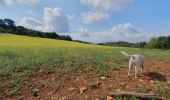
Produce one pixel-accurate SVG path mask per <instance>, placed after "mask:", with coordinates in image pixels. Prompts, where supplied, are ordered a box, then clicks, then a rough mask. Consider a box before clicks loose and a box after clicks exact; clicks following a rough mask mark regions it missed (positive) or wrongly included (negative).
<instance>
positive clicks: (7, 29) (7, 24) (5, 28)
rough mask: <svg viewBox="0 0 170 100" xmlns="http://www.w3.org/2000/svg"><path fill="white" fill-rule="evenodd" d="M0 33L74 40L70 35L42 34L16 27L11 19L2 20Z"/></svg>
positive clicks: (0, 20) (0, 21)
mask: <svg viewBox="0 0 170 100" xmlns="http://www.w3.org/2000/svg"><path fill="white" fill-rule="evenodd" d="M0 32H2V33H12V34H17V35H25V36H33V37H43V38H51V39H60V40H68V41H72V38H71V37H70V36H69V35H58V34H57V33H55V32H41V31H36V30H32V29H27V28H25V27H23V26H16V25H15V22H14V21H13V20H11V19H0Z"/></svg>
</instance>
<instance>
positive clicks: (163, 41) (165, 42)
mask: <svg viewBox="0 0 170 100" xmlns="http://www.w3.org/2000/svg"><path fill="white" fill-rule="evenodd" d="M145 47H146V48H151V49H153V48H157V49H170V36H160V37H157V38H152V39H151V40H150V41H149V42H148V43H147V44H146V45H145Z"/></svg>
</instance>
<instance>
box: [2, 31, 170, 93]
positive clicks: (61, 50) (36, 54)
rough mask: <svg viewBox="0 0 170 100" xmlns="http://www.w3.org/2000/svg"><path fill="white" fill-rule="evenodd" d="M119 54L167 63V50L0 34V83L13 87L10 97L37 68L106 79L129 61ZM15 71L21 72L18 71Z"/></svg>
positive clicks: (168, 57)
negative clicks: (92, 75) (111, 72)
mask: <svg viewBox="0 0 170 100" xmlns="http://www.w3.org/2000/svg"><path fill="white" fill-rule="evenodd" d="M121 50H123V51H126V52H127V53H130V54H133V53H138V54H142V55H144V56H145V57H146V59H162V60H163V59H170V56H169V54H170V50H155V49H138V48H124V47H109V46H99V45H93V44H83V43H77V42H70V41H63V40H54V39H46V38H37V37H28V36H18V35H11V34H0V83H2V82H4V81H5V80H6V79H8V80H9V84H12V85H13V90H12V91H13V93H12V94H17V93H19V92H18V91H19V89H20V88H21V87H22V84H21V83H22V82H21V81H22V80H23V78H26V77H25V76H26V75H28V74H31V73H33V72H34V71H35V70H36V69H37V68H39V67H44V68H46V69H48V70H49V71H51V72H55V71H58V72H59V71H60V69H64V70H68V71H70V72H74V73H76V74H77V73H85V72H88V71H91V70H92V71H95V72H96V73H97V75H99V76H108V75H109V73H108V72H107V69H108V68H111V69H112V70H116V69H118V68H119V67H120V66H125V65H127V61H128V59H127V58H126V57H124V56H123V55H121V54H120V52H119V51H121ZM18 68H19V69H21V71H17V69H18ZM16 83H20V84H17V85H16ZM0 88H1V84H0Z"/></svg>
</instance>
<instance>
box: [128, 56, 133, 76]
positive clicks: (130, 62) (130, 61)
mask: <svg viewBox="0 0 170 100" xmlns="http://www.w3.org/2000/svg"><path fill="white" fill-rule="evenodd" d="M131 67H132V58H130V60H129V70H128V77H130V70H131Z"/></svg>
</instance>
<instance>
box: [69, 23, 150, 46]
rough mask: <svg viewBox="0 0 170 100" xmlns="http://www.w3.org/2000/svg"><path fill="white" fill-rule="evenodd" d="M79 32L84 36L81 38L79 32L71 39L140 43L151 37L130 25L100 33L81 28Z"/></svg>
mask: <svg viewBox="0 0 170 100" xmlns="http://www.w3.org/2000/svg"><path fill="white" fill-rule="evenodd" d="M80 30H81V31H85V33H86V35H85V36H83V35H82V34H81V31H77V32H75V33H72V34H70V35H71V36H72V38H73V39H76V40H83V41H87V42H92V43H100V42H115V41H128V42H140V41H148V40H149V39H150V38H151V37H152V36H153V35H152V34H150V33H147V32H145V31H143V30H142V29H140V28H136V27H134V26H133V25H132V24H131V23H125V24H119V25H117V26H113V27H112V28H111V29H109V30H106V31H101V32H90V31H88V30H87V29H83V28H82V29H80ZM87 36H88V37H87Z"/></svg>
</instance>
